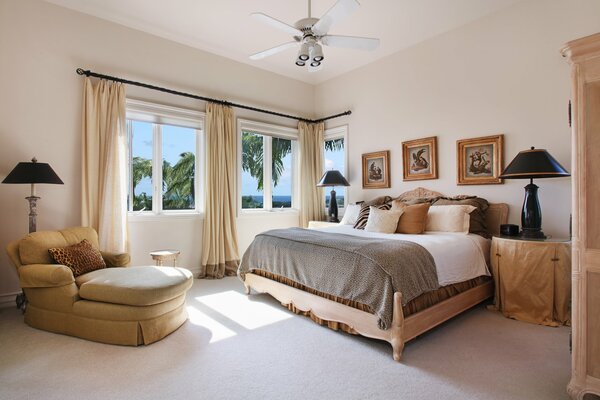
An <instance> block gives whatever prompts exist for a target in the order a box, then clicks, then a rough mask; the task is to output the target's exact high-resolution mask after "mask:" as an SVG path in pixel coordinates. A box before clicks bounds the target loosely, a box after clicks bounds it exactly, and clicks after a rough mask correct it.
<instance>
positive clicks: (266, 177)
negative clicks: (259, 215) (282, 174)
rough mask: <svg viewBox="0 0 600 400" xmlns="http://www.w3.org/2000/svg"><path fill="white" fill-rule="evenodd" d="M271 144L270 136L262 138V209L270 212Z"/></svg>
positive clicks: (271, 201)
mask: <svg viewBox="0 0 600 400" xmlns="http://www.w3.org/2000/svg"><path fill="white" fill-rule="evenodd" d="M272 143H273V138H272V137H271V136H267V135H265V136H263V196H264V197H263V207H264V209H265V210H268V211H271V210H272V209H273V196H272V194H271V193H272V186H273V183H272V181H271V179H272V176H273V174H272V172H273V171H272V170H271V169H272V166H273V161H272V157H273V154H272V151H271V150H272Z"/></svg>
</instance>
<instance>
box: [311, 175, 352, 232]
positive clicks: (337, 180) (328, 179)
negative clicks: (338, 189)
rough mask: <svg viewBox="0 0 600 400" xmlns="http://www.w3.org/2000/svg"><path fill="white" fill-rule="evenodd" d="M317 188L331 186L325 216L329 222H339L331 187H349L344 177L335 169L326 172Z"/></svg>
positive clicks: (333, 191) (333, 190) (333, 192)
mask: <svg viewBox="0 0 600 400" xmlns="http://www.w3.org/2000/svg"><path fill="white" fill-rule="evenodd" d="M317 186H319V187H322V186H332V189H331V192H330V195H331V196H330V198H329V209H328V210H327V215H328V216H329V222H340V220H339V219H338V205H337V200H336V198H335V188H333V186H350V184H349V183H348V181H347V180H346V178H344V175H342V174H341V173H340V171H337V170H335V169H332V170H330V171H327V172H325V173H324V174H323V176H322V177H321V180H320V181H319V183H317Z"/></svg>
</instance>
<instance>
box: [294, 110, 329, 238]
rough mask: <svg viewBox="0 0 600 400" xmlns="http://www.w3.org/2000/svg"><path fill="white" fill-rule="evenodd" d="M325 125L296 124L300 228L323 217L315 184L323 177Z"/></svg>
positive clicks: (318, 192) (318, 189)
mask: <svg viewBox="0 0 600 400" xmlns="http://www.w3.org/2000/svg"><path fill="white" fill-rule="evenodd" d="M324 131H325V124H324V123H323V122H321V123H318V124H313V123H310V124H309V123H306V122H304V121H300V122H299V123H298V135H299V140H298V141H299V143H300V226H301V227H303V228H306V227H308V222H309V221H321V220H322V219H323V216H324V212H323V210H324V202H323V200H324V198H323V191H322V190H321V188H319V187H317V182H319V179H321V176H323V157H324V155H323V149H324V143H323V134H324Z"/></svg>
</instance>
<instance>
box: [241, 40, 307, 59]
mask: <svg viewBox="0 0 600 400" xmlns="http://www.w3.org/2000/svg"><path fill="white" fill-rule="evenodd" d="M295 46H298V42H287V43H284V44H280V45H279V46H275V47H273V48H270V49H268V50H264V51H261V52H259V53H256V54H252V55H251V56H250V59H251V60H261V59H263V58H265V57H269V56H272V55H273V54H277V53H280V52H282V51H284V50H287V49H289V48H292V47H295Z"/></svg>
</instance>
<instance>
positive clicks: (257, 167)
mask: <svg viewBox="0 0 600 400" xmlns="http://www.w3.org/2000/svg"><path fill="white" fill-rule="evenodd" d="M242 169H243V170H244V171H246V172H249V173H250V176H252V177H253V178H254V179H256V180H257V181H258V182H257V186H256V190H259V191H261V190H262V189H263V137H262V136H260V135H257V134H255V133H252V132H242Z"/></svg>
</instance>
